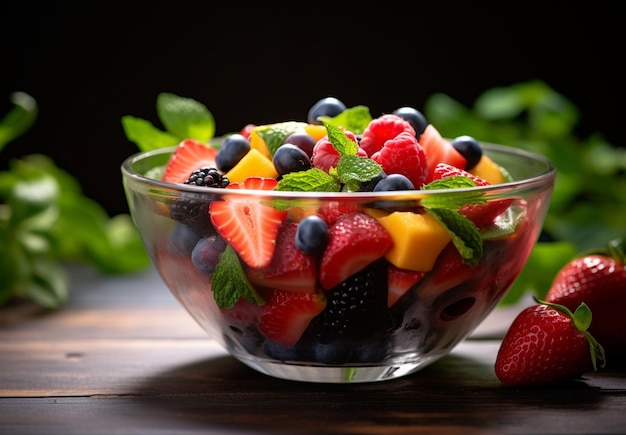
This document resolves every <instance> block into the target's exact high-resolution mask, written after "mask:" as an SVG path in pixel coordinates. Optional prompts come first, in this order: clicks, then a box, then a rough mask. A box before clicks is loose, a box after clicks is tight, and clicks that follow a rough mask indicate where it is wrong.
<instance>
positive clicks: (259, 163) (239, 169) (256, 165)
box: [226, 149, 279, 183]
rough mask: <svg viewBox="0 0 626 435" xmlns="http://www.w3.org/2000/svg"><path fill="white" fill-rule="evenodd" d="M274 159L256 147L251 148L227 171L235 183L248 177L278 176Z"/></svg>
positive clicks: (227, 174)
mask: <svg viewBox="0 0 626 435" xmlns="http://www.w3.org/2000/svg"><path fill="white" fill-rule="evenodd" d="M278 175H279V174H278V172H276V168H274V164H273V163H272V160H271V159H269V158H267V157H266V156H264V155H263V154H262V153H261V152H260V151H258V150H256V149H250V151H248V153H247V154H246V155H245V156H243V158H242V159H241V160H239V162H238V163H237V164H236V165H235V166H234V167H233V168H232V169H231V170H230V171H228V172H227V173H226V176H227V177H228V179H229V180H230V181H231V182H233V183H241V182H243V180H245V179H246V178H248V177H253V176H256V177H264V178H278Z"/></svg>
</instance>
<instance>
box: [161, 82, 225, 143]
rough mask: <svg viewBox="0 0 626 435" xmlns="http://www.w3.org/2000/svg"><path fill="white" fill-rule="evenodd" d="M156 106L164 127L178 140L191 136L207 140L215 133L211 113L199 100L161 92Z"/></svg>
mask: <svg viewBox="0 0 626 435" xmlns="http://www.w3.org/2000/svg"><path fill="white" fill-rule="evenodd" d="M156 108H157V114H158V116H159V119H160V120H161V122H162V123H163V125H164V126H165V129H166V130H167V131H168V132H169V133H171V134H172V135H174V136H176V137H177V138H178V139H179V141H180V140H183V139H189V138H191V139H197V140H199V141H201V142H208V140H209V139H212V138H213V136H214V135H215V120H214V119H213V114H212V113H211V112H210V111H209V110H208V109H207V107H206V106H205V105H204V104H202V103H200V102H199V101H196V100H194V99H192V98H185V97H179V96H178V95H175V94H171V93H167V92H162V93H160V94H159V95H158V96H157V103H156Z"/></svg>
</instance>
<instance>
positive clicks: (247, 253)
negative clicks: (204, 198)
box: [209, 177, 287, 268]
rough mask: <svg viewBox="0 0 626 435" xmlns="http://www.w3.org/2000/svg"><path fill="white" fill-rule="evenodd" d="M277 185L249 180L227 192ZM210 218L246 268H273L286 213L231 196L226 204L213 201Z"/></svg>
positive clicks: (258, 200)
mask: <svg viewBox="0 0 626 435" xmlns="http://www.w3.org/2000/svg"><path fill="white" fill-rule="evenodd" d="M276 184H277V181H276V180H275V179H273V178H261V177H250V178H247V179H246V180H245V181H244V182H242V183H231V184H229V185H228V187H227V188H226V190H229V189H254V190H272V189H273V188H274V187H275V186H276ZM209 214H210V216H211V222H212V223H213V226H214V227H215V229H216V230H217V232H218V233H219V235H220V236H222V238H223V239H224V240H226V241H227V242H228V244H229V245H230V246H231V247H232V248H233V249H234V250H235V252H237V253H238V254H239V256H240V257H241V258H242V260H243V261H245V262H246V264H248V265H249V266H250V267H253V268H262V267H266V266H267V265H269V264H270V261H271V260H272V256H273V255H274V249H275V248H276V237H277V234H278V229H279V228H280V225H281V224H282V223H283V221H285V219H286V218H287V212H286V211H281V210H277V209H275V208H274V207H272V206H271V205H269V204H266V203H265V202H264V201H263V200H262V199H261V198H258V197H251V196H243V195H242V196H237V195H230V196H226V197H225V198H224V200H223V201H213V202H212V203H211V205H210V206H209Z"/></svg>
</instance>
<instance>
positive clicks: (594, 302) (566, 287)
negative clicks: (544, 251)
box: [545, 239, 626, 355]
mask: <svg viewBox="0 0 626 435" xmlns="http://www.w3.org/2000/svg"><path fill="white" fill-rule="evenodd" d="M625 263H626V255H625V252H624V240H622V239H616V240H613V241H611V242H610V243H609V245H608V247H607V249H598V250H593V251H588V252H587V253H585V254H582V255H581V256H579V257H577V258H575V259H573V260H572V261H570V262H569V263H567V264H566V265H565V266H563V268H562V269H561V270H559V272H558V273H557V274H556V277H555V278H554V280H553V282H552V285H551V287H550V289H549V290H548V293H547V294H546V297H545V299H546V300H547V301H549V302H553V303H557V304H561V305H565V306H566V307H568V308H569V309H570V310H571V309H572V307H576V306H578V305H579V304H580V303H582V302H584V303H586V304H587V305H588V306H589V308H591V310H592V311H593V322H592V323H591V326H590V327H589V332H590V333H592V334H593V336H594V337H596V339H597V340H598V341H599V342H600V343H601V344H602V346H603V347H604V349H605V351H606V353H607V354H609V355H611V354H615V355H619V354H621V355H626V333H625V331H626V317H625V316H624V314H625V313H624V311H625V309H626V264H625Z"/></svg>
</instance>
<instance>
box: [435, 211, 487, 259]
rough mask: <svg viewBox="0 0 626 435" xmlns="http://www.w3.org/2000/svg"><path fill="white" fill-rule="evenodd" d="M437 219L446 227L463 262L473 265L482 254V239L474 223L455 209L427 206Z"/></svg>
mask: <svg viewBox="0 0 626 435" xmlns="http://www.w3.org/2000/svg"><path fill="white" fill-rule="evenodd" d="M424 208H425V209H426V210H427V211H428V212H429V213H431V214H432V215H433V216H434V217H435V218H436V219H437V220H438V221H439V223H441V225H443V226H444V227H446V229H447V230H448V232H449V233H450V237H451V238H452V243H454V246H456V249H457V250H458V251H459V254H461V258H462V259H463V262H464V263H466V264H468V265H470V266H472V267H475V266H476V265H477V264H478V262H479V260H480V257H482V255H483V239H482V238H481V236H480V232H479V231H478V228H476V225H474V223H473V222H472V221H471V220H469V219H468V218H466V217H465V216H463V215H462V214H460V213H459V212H457V211H454V210H449V209H446V208H427V207H424Z"/></svg>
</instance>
